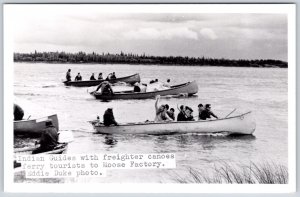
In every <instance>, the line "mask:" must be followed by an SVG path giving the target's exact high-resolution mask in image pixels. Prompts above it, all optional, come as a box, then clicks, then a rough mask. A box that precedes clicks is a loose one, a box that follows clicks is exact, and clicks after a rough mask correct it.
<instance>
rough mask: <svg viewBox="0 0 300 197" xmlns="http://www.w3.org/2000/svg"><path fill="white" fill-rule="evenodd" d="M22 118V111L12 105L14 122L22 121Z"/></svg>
mask: <svg viewBox="0 0 300 197" xmlns="http://www.w3.org/2000/svg"><path fill="white" fill-rule="evenodd" d="M23 116H24V110H23V109H22V108H21V107H20V106H19V105H17V104H14V120H15V121H16V120H22V119H23Z"/></svg>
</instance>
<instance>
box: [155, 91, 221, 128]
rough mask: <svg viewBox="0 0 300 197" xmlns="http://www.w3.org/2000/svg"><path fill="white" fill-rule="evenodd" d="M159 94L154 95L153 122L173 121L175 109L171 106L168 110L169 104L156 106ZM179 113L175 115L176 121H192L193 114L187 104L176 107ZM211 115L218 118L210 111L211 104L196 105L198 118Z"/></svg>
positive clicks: (207, 117) (201, 118)
mask: <svg viewBox="0 0 300 197" xmlns="http://www.w3.org/2000/svg"><path fill="white" fill-rule="evenodd" d="M159 98H160V96H157V97H156V101H155V119H154V121H155V122H161V121H174V120H175V115H174V113H175V110H174V108H171V109H170V110H169V105H168V104H165V105H160V107H158V102H159ZM178 110H179V113H178V115H177V121H194V120H195V119H194V116H193V109H192V108H191V107H189V106H184V105H181V106H180V108H179V109H178ZM211 117H214V118H216V119H218V116H216V115H215V114H214V113H213V112H212V111H211V105H210V104H206V105H205V107H204V106H203V104H201V103H200V104H199V105H198V120H206V119H210V118H211Z"/></svg>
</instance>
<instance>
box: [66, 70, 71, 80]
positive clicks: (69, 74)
mask: <svg viewBox="0 0 300 197" xmlns="http://www.w3.org/2000/svg"><path fill="white" fill-rule="evenodd" d="M66 79H67V81H71V72H69V71H68V72H67V74H66Z"/></svg>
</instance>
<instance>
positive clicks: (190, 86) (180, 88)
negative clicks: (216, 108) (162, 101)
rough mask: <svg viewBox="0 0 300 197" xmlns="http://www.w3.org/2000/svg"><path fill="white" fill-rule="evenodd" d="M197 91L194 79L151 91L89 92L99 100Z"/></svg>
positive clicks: (191, 93) (150, 96)
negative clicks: (103, 93) (106, 93)
mask: <svg viewBox="0 0 300 197" xmlns="http://www.w3.org/2000/svg"><path fill="white" fill-rule="evenodd" d="M197 92H198V85H197V83H196V81H192V82H187V83H184V84H180V85H175V86H171V87H170V88H169V89H165V90H158V91H153V92H144V93H141V92H133V91H124V92H114V94H111V95H102V94H101V93H100V92H96V91H93V92H91V93H90V94H91V95H93V96H94V97H95V98H96V99H101V100H113V99H148V98H155V97H156V96H157V95H160V96H167V95H180V94H186V95H188V96H191V95H193V94H196V93H197Z"/></svg>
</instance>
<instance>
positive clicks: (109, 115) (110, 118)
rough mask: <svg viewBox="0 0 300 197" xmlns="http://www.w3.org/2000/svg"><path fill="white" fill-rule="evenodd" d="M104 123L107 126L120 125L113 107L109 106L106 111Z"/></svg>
mask: <svg viewBox="0 0 300 197" xmlns="http://www.w3.org/2000/svg"><path fill="white" fill-rule="evenodd" d="M103 123H104V125H105V126H110V125H116V126H118V125H119V124H118V123H117V122H116V120H115V117H114V114H113V109H112V108H111V107H109V108H107V110H106V111H105V112H104V115H103Z"/></svg>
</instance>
